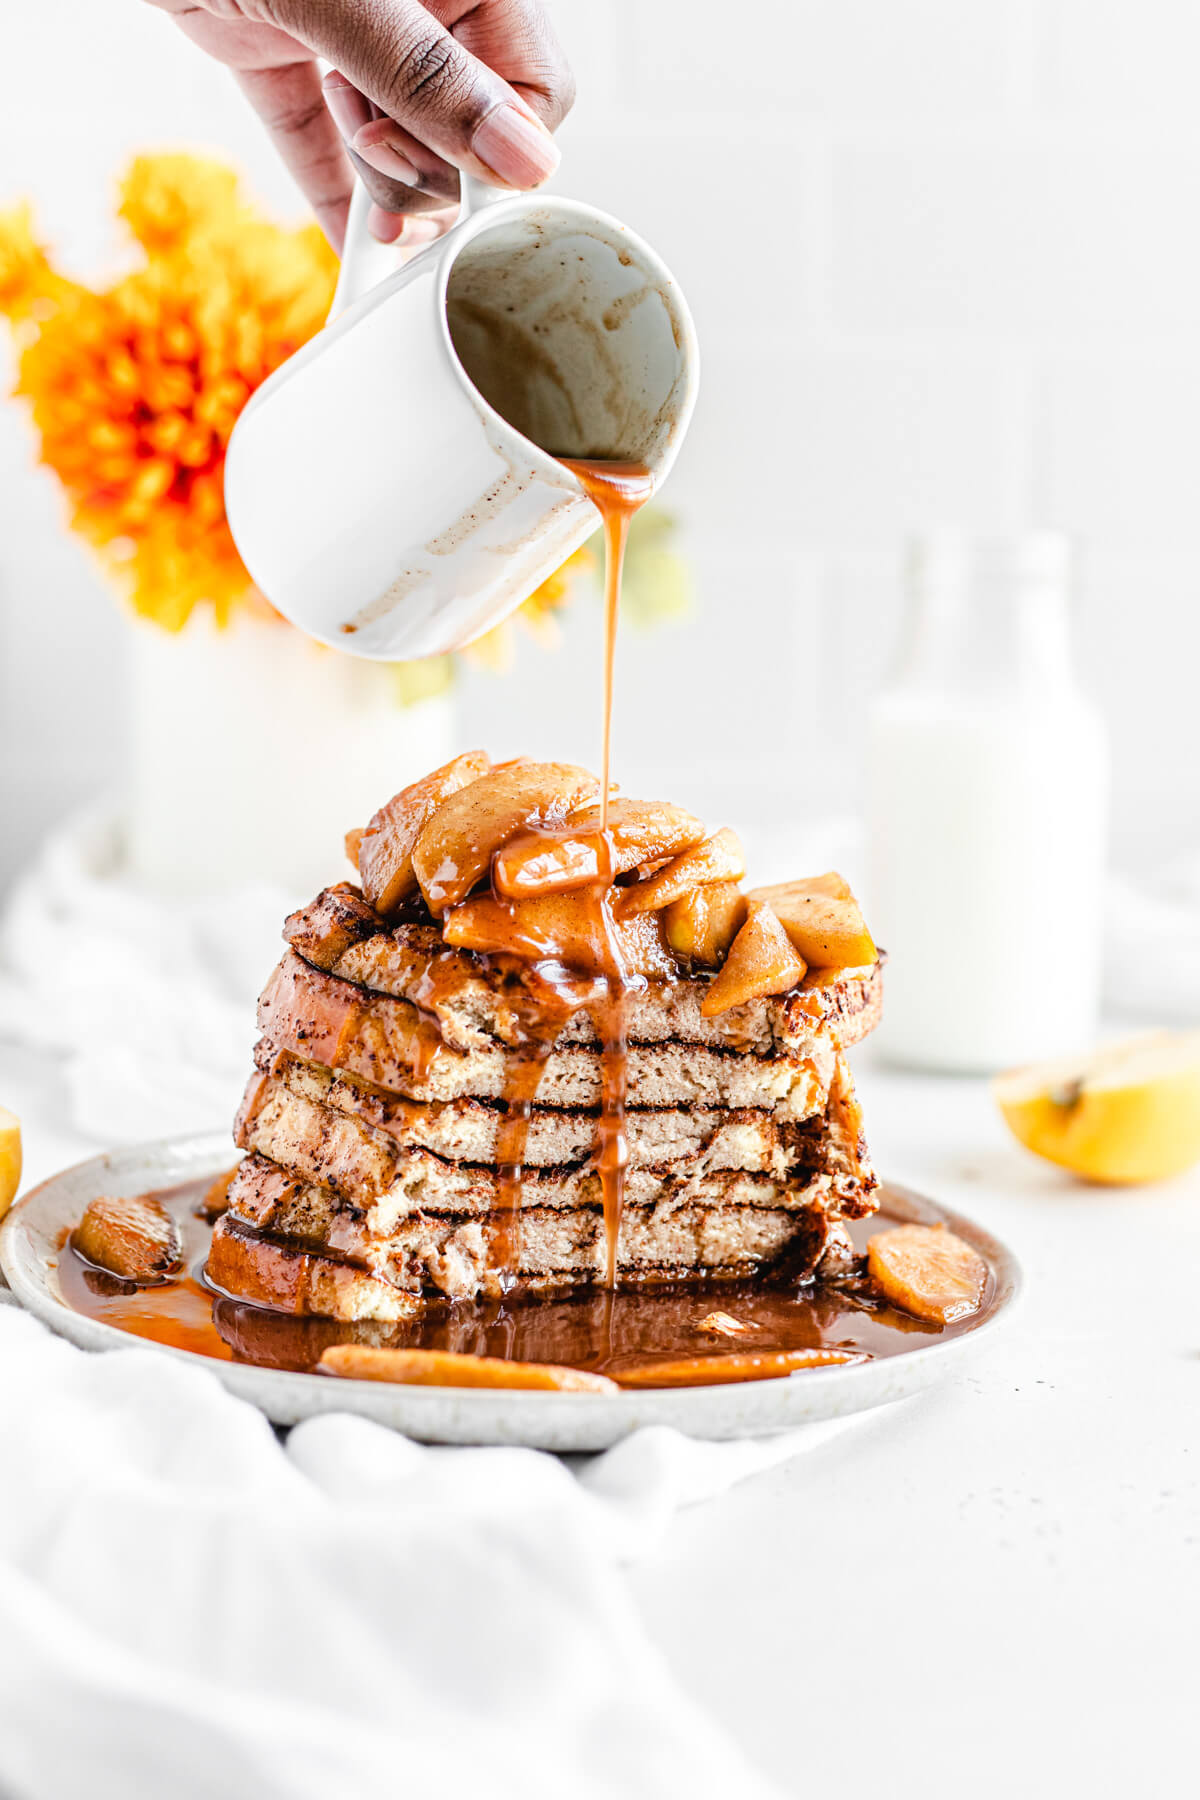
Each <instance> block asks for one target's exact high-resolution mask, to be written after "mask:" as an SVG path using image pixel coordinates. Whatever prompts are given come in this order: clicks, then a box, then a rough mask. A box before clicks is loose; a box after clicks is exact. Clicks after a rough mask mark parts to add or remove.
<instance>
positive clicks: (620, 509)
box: [490, 457, 654, 1293]
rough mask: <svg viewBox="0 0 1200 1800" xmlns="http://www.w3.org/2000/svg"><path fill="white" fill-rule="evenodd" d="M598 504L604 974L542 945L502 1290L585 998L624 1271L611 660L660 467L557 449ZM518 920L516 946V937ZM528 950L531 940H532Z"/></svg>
mask: <svg viewBox="0 0 1200 1800" xmlns="http://www.w3.org/2000/svg"><path fill="white" fill-rule="evenodd" d="M559 461H560V462H562V464H563V466H564V467H565V468H568V469H570V471H571V473H572V474H573V475H574V476H575V477H576V479H577V480H578V482H579V484H580V486H581V487H582V489H583V491H584V493H585V494H586V495H587V497H588V499H589V500H591V501H592V503H593V505H594V506H595V507H596V508H597V510H598V512H599V513H600V517H601V521H602V524H603V530H604V686H603V696H604V700H603V704H604V711H603V738H602V742H603V752H602V757H601V771H600V832H599V840H600V841H599V856H598V863H597V870H596V876H595V879H594V880H592V881H590V882H588V883H587V884H586V885H585V886H583V887H581V888H580V889H579V890H578V899H577V905H578V907H579V909H580V912H581V913H584V912H586V936H587V938H588V940H589V941H590V944H591V947H592V950H593V962H594V965H595V968H596V971H597V974H596V975H595V976H593V977H592V978H591V979H590V980H589V979H587V978H586V977H583V978H579V977H577V976H576V975H575V974H573V973H572V972H570V971H568V970H566V969H564V968H562V967H561V965H559V964H558V962H557V961H556V959H555V958H554V957H553V954H552V949H551V955H550V956H548V957H547V956H546V955H545V950H544V949H543V950H542V952H541V954H540V955H538V956H537V957H536V960H535V963H534V967H535V969H536V974H537V982H536V984H535V987H534V990H533V992H534V995H535V996H536V995H537V994H538V992H539V990H540V995H541V998H540V1001H539V1000H537V999H536V998H535V1004H534V1007H533V1008H532V1010H531V1016H530V1017H529V1018H527V1019H526V1020H525V1021H524V1027H525V1033H524V1035H525V1042H524V1044H523V1046H522V1048H521V1051H520V1053H519V1055H518V1056H517V1057H516V1058H515V1059H514V1063H513V1069H512V1074H511V1076H510V1079H509V1082H508V1090H507V1092H506V1095H505V1102H506V1106H507V1112H506V1115H505V1121H504V1124H503V1126H502V1128H501V1131H500V1139H499V1143H498V1145H497V1156H496V1160H497V1164H498V1166H499V1169H500V1183H499V1186H500V1193H499V1203H500V1204H499V1209H498V1210H499V1213H500V1219H499V1223H498V1226H497V1229H496V1230H495V1231H494V1233H493V1235H492V1241H491V1258H490V1260H491V1265H492V1269H493V1271H494V1273H495V1274H496V1276H497V1278H498V1281H499V1284H500V1286H501V1288H502V1290H503V1291H504V1292H506V1293H507V1292H508V1291H509V1290H510V1289H511V1288H513V1287H514V1286H515V1285H516V1280H517V1271H518V1264H519V1259H520V1243H521V1211H520V1209H521V1193H522V1186H523V1180H524V1160H525V1144H526V1140H527V1137H528V1133H529V1122H530V1117H531V1114H532V1108H533V1104H534V1100H535V1098H536V1094H537V1089H538V1085H539V1082H540V1080H541V1074H542V1069H543V1067H544V1065H545V1061H546V1058H547V1057H548V1056H549V1054H550V1051H551V1048H552V1046H553V1043H554V1040H555V1039H556V1038H557V1036H558V1034H559V1032H560V1031H561V1029H562V1027H563V1025H564V1024H565V1023H566V1021H567V1019H568V1018H569V1017H570V1015H571V1013H572V1012H573V1011H575V1010H577V1009H578V1008H579V1007H581V1006H583V1007H586V1009H587V1011H588V1012H589V1014H590V1015H591V1019H592V1023H593V1026H594V1028H595V1031H596V1036H597V1038H598V1039H599V1041H600V1068H601V1097H600V1119H599V1124H598V1128H597V1140H598V1141H597V1148H596V1153H595V1156H594V1159H593V1165H592V1166H593V1168H594V1169H595V1171H596V1174H597V1175H598V1176H599V1179H600V1190H601V1194H602V1196H603V1204H604V1235H605V1280H606V1284H607V1286H608V1288H609V1289H610V1290H611V1289H612V1288H614V1287H615V1286H616V1280H617V1250H618V1240H619V1237H620V1230H621V1214H622V1212H623V1210H624V1202H625V1169H626V1165H627V1162H628V1143H627V1137H626V1130H625V1097H626V1034H625V1002H626V998H627V996H628V994H629V992H630V988H631V985H636V982H637V979H638V978H636V977H634V978H633V982H632V983H631V977H630V972H629V970H628V969H627V968H626V966H625V961H624V958H623V956H622V954H621V947H620V938H619V935H618V933H617V930H616V927H615V922H614V919H613V912H612V904H613V902H612V894H613V887H612V881H613V851H612V840H611V838H610V836H609V829H608V802H609V776H610V767H611V761H612V703H613V669H614V665H615V656H616V641H617V624H618V621H619V618H620V612H621V577H622V573H623V570H624V563H625V548H626V545H627V543H628V539H629V526H630V521H631V520H632V518H633V515H634V513H636V512H637V511H638V509H639V508H640V507H642V506H644V505H645V503H646V501H647V500H648V499H649V498H650V494H651V491H652V489H653V486H654V477H653V476H652V474H651V473H650V470H649V469H648V468H647V467H646V465H645V464H644V463H640V462H618V461H609V460H604V459H600V458H591V457H589V458H574V457H560V458H559ZM577 833H578V827H571V826H569V825H566V826H562V827H550V828H547V830H546V832H545V835H546V836H548V837H553V836H566V837H569V836H572V835H576V834H577ZM515 940H516V931H515V920H514V948H517V944H516V941H515ZM525 948H526V950H527V951H528V950H529V949H530V948H532V946H525Z"/></svg>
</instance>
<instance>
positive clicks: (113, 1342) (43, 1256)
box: [0, 1132, 1022, 1451]
mask: <svg viewBox="0 0 1200 1800" xmlns="http://www.w3.org/2000/svg"><path fill="white" fill-rule="evenodd" d="M233 1154H234V1153H233V1151H232V1146H231V1145H230V1142H229V1139H228V1137H226V1136H224V1135H223V1134H221V1133H218V1132H214V1133H206V1134H204V1135H196V1136H187V1137H173V1138H166V1139H163V1140H162V1141H161V1142H159V1143H154V1144H139V1145H134V1146H131V1147H129V1148H125V1149H120V1150H112V1151H108V1152H106V1153H105V1154H104V1155H102V1156H94V1157H90V1158H89V1159H88V1160H87V1161H86V1162H81V1163H77V1164H75V1166H74V1167H73V1168H70V1169H64V1170H63V1171H62V1172H61V1173H60V1174H58V1175H54V1176H51V1177H50V1179H49V1180H48V1181H44V1182H42V1183H41V1185H40V1186H39V1187H36V1188H33V1189H32V1190H31V1191H30V1192H29V1193H27V1194H26V1195H25V1196H24V1197H23V1198H22V1199H21V1200H19V1201H18V1202H17V1204H16V1205H15V1206H14V1207H13V1209H12V1211H11V1212H10V1213H9V1216H8V1218H7V1219H6V1220H5V1221H4V1224H3V1227H2V1228H0V1268H3V1270H4V1274H5V1275H6V1277H7V1278H8V1282H9V1285H10V1286H11V1288H12V1291H13V1294H14V1295H15V1297H16V1298H17V1300H18V1301H19V1302H20V1303H21V1305H22V1306H24V1307H26V1308H27V1309H28V1311H29V1312H31V1313H33V1314H34V1315H35V1317H37V1318H39V1319H41V1320H43V1321H44V1322H45V1323H46V1324H47V1325H49V1326H50V1327H51V1328H52V1330H54V1331H56V1332H59V1333H60V1334H61V1335H62V1336H63V1337H65V1338H69V1339H70V1340H71V1342H72V1343H75V1344H79V1345H80V1346H81V1347H82V1348H83V1349H85V1350H119V1349H126V1350H127V1349H134V1348H140V1349H150V1350H152V1351H157V1353H158V1354H160V1355H163V1356H175V1357H182V1358H183V1359H184V1360H185V1361H187V1362H191V1363H200V1364H202V1365H203V1366H204V1367H205V1368H207V1369H208V1370H209V1371H210V1372H211V1373H212V1374H213V1375H215V1376H216V1378H217V1379H218V1380H219V1381H221V1382H223V1383H224V1385H225V1386H226V1387H227V1388H228V1389H229V1390H230V1392H231V1393H234V1394H237V1395H239V1396H240V1397H241V1398H242V1399H243V1400H249V1401H250V1402H251V1403H252V1404H253V1405H255V1406H257V1407H259V1408H260V1409H261V1410H262V1411H263V1412H264V1413H265V1414H266V1415H267V1417H268V1418H269V1419H271V1420H273V1421H274V1422H275V1424H277V1425H294V1424H297V1423H298V1422H299V1421H300V1420H301V1419H308V1418H313V1417H315V1416H316V1415H318V1414H320V1413H327V1412H354V1413H359V1414H361V1415H362V1416H363V1417H364V1418H368V1419H374V1420H376V1421H377V1422H378V1423H380V1424H382V1425H388V1426H391V1427H393V1428H394V1429H395V1430H397V1431H402V1432H405V1433H406V1434H407V1435H408V1436H409V1437H413V1438H417V1439H420V1440H421V1441H423V1442H426V1443H439V1444H519V1445H525V1446H528V1447H530V1448H533V1449H542V1450H560V1451H573V1450H604V1449H607V1448H608V1447H609V1446H610V1445H612V1444H614V1443H616V1442H618V1440H619V1439H621V1438H623V1437H626V1436H628V1434H629V1433H630V1432H631V1431H636V1430H637V1429H638V1428H639V1427H640V1426H642V1425H673V1426H676V1427H677V1428H678V1429H679V1430H680V1431H683V1432H686V1433H687V1434H688V1435H689V1436H691V1437H696V1438H709V1439H726V1438H739V1437H762V1436H767V1435H769V1434H771V1433H775V1432H780V1431H787V1430H790V1429H791V1428H792V1427H794V1426H798V1425H805V1424H808V1423H810V1422H812V1421H814V1420H819V1419H837V1418H843V1417H845V1416H847V1415H848V1414H851V1413H858V1412H865V1411H868V1410H869V1409H871V1408H872V1407H877V1406H886V1405H889V1404H890V1403H891V1402H892V1401H895V1400H903V1399H906V1398H907V1397H908V1396H909V1395H911V1394H916V1393H919V1392H920V1391H921V1390H922V1389H923V1388H927V1387H930V1386H932V1385H933V1384H934V1383H936V1382H939V1381H944V1380H945V1379H947V1377H949V1376H951V1375H955V1374H957V1373H958V1372H959V1371H960V1370H961V1368H962V1367H963V1365H964V1364H965V1363H967V1362H969V1361H971V1360H973V1359H974V1358H975V1357H976V1356H977V1355H978V1354H979V1353H980V1352H981V1351H983V1350H984V1349H985V1348H986V1347H987V1346H988V1345H989V1344H990V1343H991V1342H992V1341H993V1339H994V1338H995V1335H996V1332H997V1331H998V1330H999V1329H1001V1328H1002V1327H1003V1326H1004V1325H1005V1324H1006V1323H1007V1322H1008V1321H1009V1320H1010V1319H1011V1317H1012V1314H1013V1311H1014V1308H1015V1305H1016V1302H1017V1299H1018V1297H1019V1295H1020V1291H1021V1285H1022V1283H1021V1271H1020V1267H1019V1265H1018V1263H1017V1260H1016V1258H1015V1257H1014V1256H1013V1254H1012V1252H1011V1251H1010V1250H1009V1249H1008V1248H1007V1247H1006V1246H1005V1245H1004V1244H1002V1243H1001V1242H1000V1241H999V1239H997V1238H995V1237H993V1236H992V1235H991V1234H990V1233H989V1232H987V1231H984V1230H983V1229H982V1227H981V1226H979V1225H976V1224H975V1223H974V1221H973V1220H970V1219H966V1218H963V1217H962V1216H961V1215H960V1214H958V1213H955V1212H951V1211H950V1210H949V1209H948V1208H947V1207H944V1206H941V1205H939V1204H938V1202H937V1201H935V1200H930V1199H928V1198H926V1197H925V1196H924V1195H921V1194H917V1193H914V1192H912V1190H911V1189H908V1188H904V1187H898V1186H896V1185H895V1184H893V1183H888V1184H886V1192H887V1201H888V1210H889V1212H891V1213H892V1214H894V1215H898V1216H901V1217H904V1218H908V1219H911V1220H912V1221H913V1222H914V1223H917V1224H923V1225H934V1224H939V1223H940V1224H945V1225H948V1226H949V1227H950V1228H951V1230H953V1231H956V1232H958V1233H960V1234H961V1236H963V1237H965V1238H966V1239H967V1240H968V1241H969V1242H970V1243H972V1244H974V1245H975V1247H976V1248H977V1249H978V1250H979V1251H980V1252H981V1253H982V1254H983V1255H984V1256H985V1257H986V1258H987V1260H988V1262H989V1264H990V1265H991V1269H992V1273H993V1275H994V1277H995V1282H996V1291H995V1295H994V1298H993V1300H992V1303H991V1305H990V1307H989V1308H988V1310H987V1312H986V1313H985V1314H984V1315H983V1317H982V1318H981V1319H980V1321H979V1322H978V1324H977V1325H975V1326H973V1327H972V1328H970V1329H969V1330H967V1331H964V1332H963V1333H961V1334H960V1335H959V1336H957V1337H953V1338H948V1339H946V1340H945V1341H944V1342H942V1343H935V1344H927V1345H924V1346H922V1347H921V1348H919V1349H914V1350H910V1351H902V1352H901V1353H900V1354H899V1355H897V1356H892V1357H887V1358H881V1359H880V1360H879V1361H878V1362H867V1363H857V1364H852V1365H849V1366H847V1367H845V1368H832V1369H811V1370H805V1371H803V1372H802V1373H800V1374H797V1375H793V1376H789V1377H787V1378H785V1379H782V1380H776V1381H754V1382H745V1383H740V1384H737V1385H730V1386H724V1387H708V1388H683V1389H675V1390H662V1391H659V1392H654V1391H645V1392H638V1393H633V1392H629V1393H622V1394H616V1395H612V1396H610V1395H605V1394H544V1393H520V1392H511V1393H508V1392H497V1391H487V1392H479V1391H468V1390H463V1389H456V1388H416V1387H401V1386H395V1387H392V1386H388V1385H386V1384H383V1383H380V1382H369V1381H346V1380H338V1379H335V1378H332V1377H329V1376H324V1375H305V1374H298V1373H295V1372H292V1371H289V1370H284V1369H261V1368H257V1367H255V1366H254V1365H252V1364H248V1363H236V1362H218V1361H217V1360H216V1359H215V1358H212V1357H207V1356H201V1355H199V1354H197V1353H196V1352H194V1351H190V1350H176V1349H172V1348H169V1347H167V1346H159V1345H154V1344H150V1343H148V1342H147V1340H146V1339H144V1338H136V1337H133V1336H131V1335H130V1334H129V1333H128V1332H124V1331H120V1330H118V1329H117V1328H116V1327H115V1326H112V1325H106V1324H105V1323H103V1321H101V1320H99V1319H90V1318H87V1317H85V1316H84V1315H83V1314H82V1313H77V1312H75V1311H74V1310H73V1308H72V1307H70V1306H69V1305H68V1304H67V1302H66V1301H65V1300H64V1299H63V1297H62V1295H61V1293H60V1292H59V1289H58V1281H57V1276H56V1274H55V1265H56V1262H57V1257H58V1248H57V1246H58V1241H59V1238H60V1236H61V1234H62V1231H63V1228H64V1227H67V1228H70V1227H71V1226H73V1225H74V1224H75V1223H76V1222H77V1221H78V1219H79V1216H80V1214H81V1213H82V1211H83V1209H84V1207H85V1206H86V1205H87V1204H88V1202H89V1201H90V1200H93V1199H94V1198H95V1197H96V1195H97V1194H102V1193H103V1194H111V1193H122V1194H138V1193H145V1192H146V1191H147V1190H148V1189H151V1188H162V1187H172V1186H174V1185H175V1184H176V1183H178V1182H184V1181H191V1180H195V1179H198V1178H199V1177H201V1176H204V1175H214V1176H215V1175H216V1174H217V1173H219V1172H220V1171H221V1170H222V1169H226V1168H228V1167H229V1164H230V1161H231V1160H232V1156H233Z"/></svg>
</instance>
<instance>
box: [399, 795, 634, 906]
mask: <svg viewBox="0 0 1200 1800" xmlns="http://www.w3.org/2000/svg"><path fill="white" fill-rule="evenodd" d="M599 786H600V784H599V782H598V781H597V780H596V777H595V776H594V775H591V774H589V773H588V771H587V770H586V769H580V768H577V767H576V766H575V764H574V763H535V762H531V763H514V764H512V765H511V766H510V767H508V768H503V769H492V770H491V771H490V773H488V774H486V775H482V776H480V778H479V780H478V781H472V782H471V784H470V785H469V786H467V787H461V788H459V789H458V790H457V791H456V792H455V793H453V794H451V795H450V796H449V797H448V798H447V799H446V800H444V801H443V802H442V804H441V805H440V806H439V807H438V808H437V811H436V812H435V813H434V814H433V816H432V817H431V818H430V819H429V821H428V823H427V824H426V825H425V826H424V828H423V830H422V831H421V834H420V836H419V837H418V838H417V841H416V843H415V844H414V845H413V852H412V861H413V868H414V870H415V871H416V876H417V880H418V881H419V883H420V885H421V891H422V893H423V894H424V895H425V899H426V901H427V902H428V905H429V908H430V911H431V912H434V913H438V914H440V913H444V912H445V911H446V909H447V907H450V906H457V905H458V903H459V901H460V900H465V899H466V897H467V895H468V894H469V893H470V892H471V889H472V888H473V887H474V886H475V884H476V883H477V882H479V881H482V880H483V878H484V876H485V875H486V874H487V872H488V868H489V865H490V863H491V860H492V857H493V856H494V855H495V853H496V851H497V850H499V849H500V848H501V846H502V845H504V844H507V843H508V841H509V839H510V838H512V837H515V836H516V834H517V833H518V832H523V831H526V830H528V829H529V828H530V827H531V826H539V825H546V826H550V827H554V826H559V825H562V824H563V823H564V822H565V820H566V818H567V815H568V814H569V813H570V812H571V811H572V809H573V808H575V807H577V806H579V805H580V804H581V802H582V801H584V800H586V799H591V798H594V797H595V794H596V792H597V789H598V788H599Z"/></svg>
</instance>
